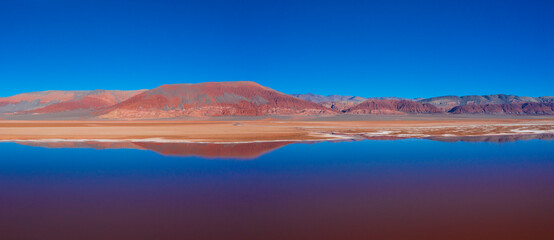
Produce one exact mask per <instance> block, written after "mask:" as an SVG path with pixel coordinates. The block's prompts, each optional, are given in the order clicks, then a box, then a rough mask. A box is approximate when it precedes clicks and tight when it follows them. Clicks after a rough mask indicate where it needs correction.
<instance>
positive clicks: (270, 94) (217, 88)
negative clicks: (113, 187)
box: [100, 82, 336, 119]
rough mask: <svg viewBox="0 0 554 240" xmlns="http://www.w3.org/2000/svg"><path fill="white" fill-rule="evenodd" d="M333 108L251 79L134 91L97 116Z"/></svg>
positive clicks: (325, 110)
mask: <svg viewBox="0 0 554 240" xmlns="http://www.w3.org/2000/svg"><path fill="white" fill-rule="evenodd" d="M319 114H323V115H325V114H336V111H334V110H332V109H328V108H325V107H323V106H321V105H319V104H316V103H313V102H309V101H306V100H302V99H299V98H296V97H293V96H290V95H286V94H283V93H280V92H277V91H275V90H273V89H270V88H267V87H264V86H261V85H259V84H257V83H254V82H207V83H198V84H173V85H163V86H161V87H158V88H155V89H152V90H149V91H146V92H144V93H141V94H138V95H136V96H134V97H132V98H130V99H128V100H126V101H123V102H121V103H119V104H116V105H114V106H113V107H111V108H109V109H108V110H106V111H104V112H102V113H101V116H100V117H101V118H111V119H157V118H174V117H186V116H190V117H211V116H264V115H319Z"/></svg>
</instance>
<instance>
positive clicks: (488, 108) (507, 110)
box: [449, 102, 554, 115]
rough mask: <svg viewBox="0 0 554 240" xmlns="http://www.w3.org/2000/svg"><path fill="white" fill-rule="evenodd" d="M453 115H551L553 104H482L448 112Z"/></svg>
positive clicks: (553, 111) (461, 107)
mask: <svg viewBox="0 0 554 240" xmlns="http://www.w3.org/2000/svg"><path fill="white" fill-rule="evenodd" d="M449 112H450V113H454V114H478V113H484V114H531V115H553V114H554V103H551V102H548V103H509V104H484V105H476V104H470V105H462V106H457V107H454V108H452V110H450V111H449Z"/></svg>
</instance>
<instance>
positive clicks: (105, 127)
mask: <svg viewBox="0 0 554 240" xmlns="http://www.w3.org/2000/svg"><path fill="white" fill-rule="evenodd" d="M544 135H549V136H551V135H554V119H550V118H535V119H533V118H521V119H508V118H456V119H452V118H429V117H414V116H410V117H394V118H388V119H387V118H374V119H369V120H367V119H366V120H337V119H328V120H321V119H295V118H293V119H220V120H166V121H160V120H157V121H103V120H102V121H100V120H82V121H79V120H73V121H68V120H63V121H62V120H52V121H44V120H33V121H23V120H10V121H0V141H4V142H12V141H52V142H56V141H113V142H126V141H128V142H168V143H171V142H192V143H194V142H198V143H248V142H272V141H338V140H360V139H381V140H383V139H384V140H386V139H391V140H393V139H405V138H420V139H448V138H456V137H458V138H459V137H503V136H504V137H505V136H511V137H524V136H544Z"/></svg>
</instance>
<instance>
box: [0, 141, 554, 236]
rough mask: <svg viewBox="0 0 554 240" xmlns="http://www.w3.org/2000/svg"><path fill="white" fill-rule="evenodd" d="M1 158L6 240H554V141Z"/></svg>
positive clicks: (43, 150) (164, 149) (120, 150)
mask: <svg viewBox="0 0 554 240" xmlns="http://www.w3.org/2000/svg"><path fill="white" fill-rule="evenodd" d="M0 153H1V156H2V157H1V159H0V194H1V195H0V239H81V240H83V239H534V240H540V239H554V141H552V140H537V139H534V140H524V141H513V142H502V143H497V142H442V141H431V140H415V139H405V140H394V141H391V140H388V141H387V140H364V141H352V142H317V143H290V142H273V143H249V144H193V143H180V144H177V143H174V144H171V143H91V142H77V143H68V142H65V143H59V142H51V143H38V142H26V143H0Z"/></svg>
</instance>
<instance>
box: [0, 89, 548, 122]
mask: <svg viewBox="0 0 554 240" xmlns="http://www.w3.org/2000/svg"><path fill="white" fill-rule="evenodd" d="M338 114H387V115H388V114H508V115H509V114H518V115H554V97H522V96H514V95H504V94H497V95H483V96H477V95H471V96H442V97H433V98H419V99H404V98H395V97H378V98H365V97H359V96H341V95H330V96H322V95H317V94H292V95H288V94H284V93H281V92H278V91H276V90H273V89H271V88H268V87H264V86H262V85H259V84H257V83H255V82H246V81H241V82H206V83H196V84H171V85H162V86H160V87H157V88H154V89H151V90H136V91H119V90H94V91H44V92H31V93H22V94H18V95H15V96H11V97H5V98H0V117H3V118H10V117H9V116H17V117H19V118H25V117H26V116H33V119H40V118H41V117H42V116H61V118H63V117H67V116H72V117H74V118H80V119H87V118H99V119H164V118H182V117H217V116H277V115H287V116H291V115H338Z"/></svg>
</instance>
